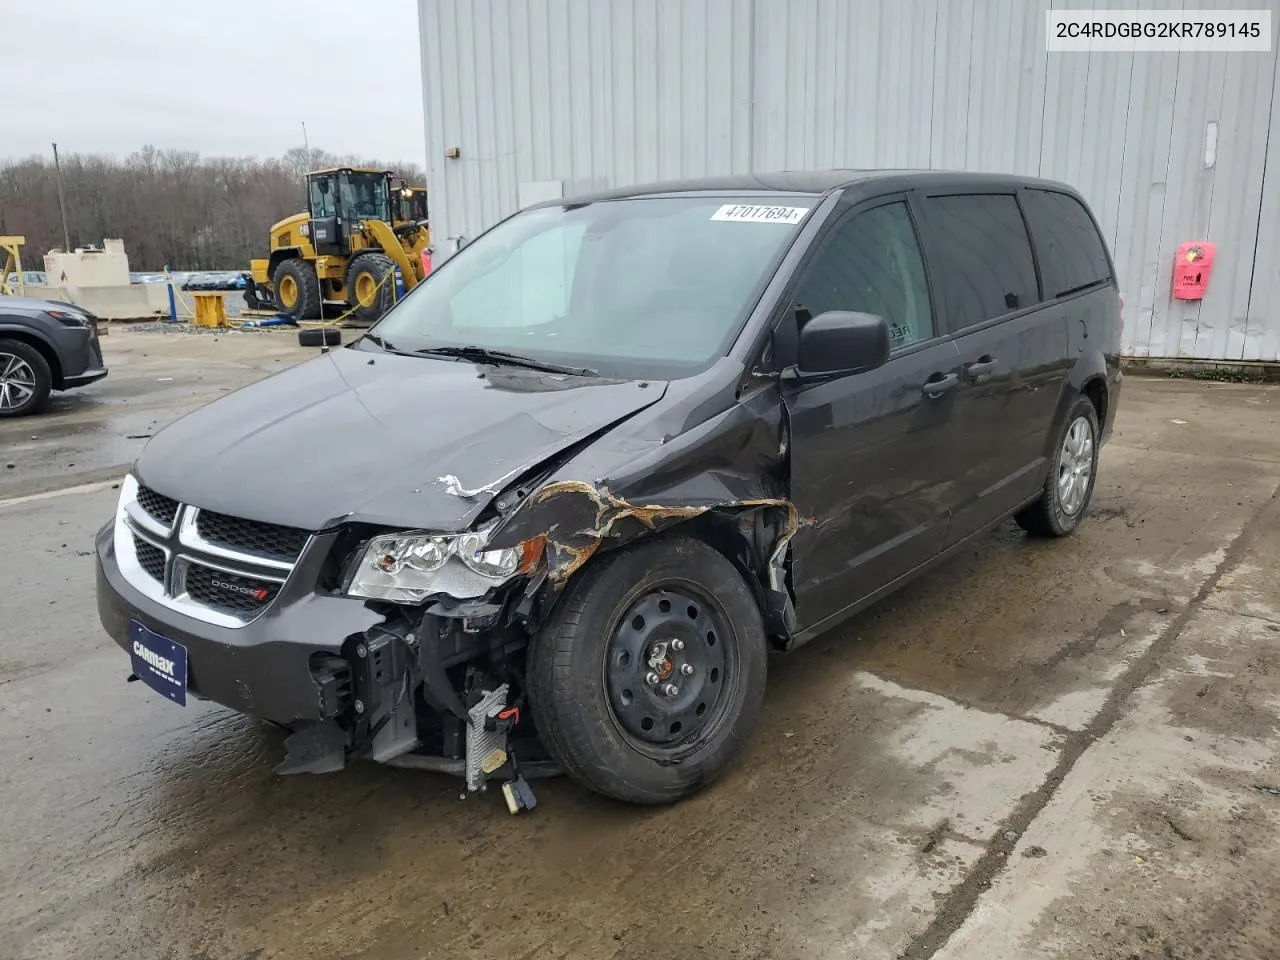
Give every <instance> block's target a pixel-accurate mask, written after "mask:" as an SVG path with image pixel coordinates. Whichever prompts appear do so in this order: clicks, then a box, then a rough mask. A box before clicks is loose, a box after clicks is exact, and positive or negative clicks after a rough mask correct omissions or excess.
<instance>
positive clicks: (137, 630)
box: [129, 620, 187, 707]
mask: <svg viewBox="0 0 1280 960" xmlns="http://www.w3.org/2000/svg"><path fill="white" fill-rule="evenodd" d="M129 657H130V659H132V660H133V672H134V675H135V676H137V677H139V678H141V679H142V680H143V681H144V682H145V683H146V685H147V686H149V687H150V688H151V689H152V690H155V691H156V692H157V693H159V694H161V695H162V696H164V697H167V698H168V699H170V700H172V701H173V702H174V703H176V704H177V705H178V706H180V707H185V706H186V705H187V648H186V647H184V646H183V645H182V644H180V643H174V642H173V641H172V640H169V639H167V638H166V637H162V636H160V634H158V633H153V632H152V631H150V630H148V629H147V628H146V627H144V626H143V625H142V624H140V623H138V622H137V621H136V620H130V621H129Z"/></svg>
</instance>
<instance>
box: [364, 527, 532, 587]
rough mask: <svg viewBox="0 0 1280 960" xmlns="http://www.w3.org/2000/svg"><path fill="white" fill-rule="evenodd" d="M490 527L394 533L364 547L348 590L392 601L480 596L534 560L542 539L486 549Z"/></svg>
mask: <svg viewBox="0 0 1280 960" xmlns="http://www.w3.org/2000/svg"><path fill="white" fill-rule="evenodd" d="M492 529H493V528H492V527H490V528H488V529H485V530H479V531H476V532H473V533H466V534H463V535H462V536H460V537H439V536H433V535H431V534H426V533H393V534H386V535H384V536H380V537H374V538H373V539H372V540H370V541H369V542H368V544H367V545H366V546H365V549H364V554H363V555H362V556H361V557H360V561H359V563H358V564H357V565H356V568H355V571H354V573H353V574H352V575H351V581H350V583H349V584H348V586H347V594H348V595H349V596H353V597H365V598H367V599H370V600H390V601H392V602H394V603H421V602H422V601H423V600H425V599H426V598H427V597H429V596H431V595H432V594H434V593H445V594H448V595H450V596H453V597H457V598H459V599H469V598H471V597H479V596H483V595H484V593H485V592H486V591H487V590H489V588H490V587H494V586H496V585H497V584H500V583H503V582H505V581H507V580H509V579H511V578H512V577H513V576H515V575H516V574H520V573H528V572H529V571H530V570H532V569H533V567H534V565H535V564H536V563H537V562H538V557H539V556H540V555H541V553H542V547H543V544H544V542H545V541H544V539H543V538H541V537H538V538H536V539H534V540H526V541H525V542H523V543H520V544H517V545H516V546H514V547H509V548H505V549H501V550H486V549H485V547H486V545H487V544H488V542H489V535H490V533H491V532H492Z"/></svg>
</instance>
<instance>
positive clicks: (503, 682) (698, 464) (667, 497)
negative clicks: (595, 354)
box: [279, 391, 804, 812]
mask: <svg viewBox="0 0 1280 960" xmlns="http://www.w3.org/2000/svg"><path fill="white" fill-rule="evenodd" d="M704 413H705V411H704ZM655 426H657V427H661V423H655ZM600 440H601V438H600V437H594V438H589V439H587V440H585V441H584V442H583V443H582V444H581V445H579V446H577V447H576V448H575V449H572V450H567V451H565V452H564V454H563V455H562V456H560V457H557V458H556V459H555V462H552V463H544V464H542V465H539V466H538V467H536V468H532V469H530V470H528V471H526V472H525V473H524V474H523V475H521V476H518V477H515V478H513V479H509V480H507V486H506V487H505V488H504V489H502V490H501V492H500V493H497V495H496V496H495V495H494V494H495V492H496V490H495V485H493V484H490V485H489V486H488V488H477V489H469V488H468V487H467V486H466V485H465V480H466V478H461V479H460V478H458V477H455V476H448V477H441V478H439V479H438V481H437V484H439V485H441V486H442V487H443V488H444V489H445V490H446V492H447V493H448V494H449V495H451V496H453V497H456V498H458V499H459V500H461V501H474V500H479V499H480V498H484V499H488V498H489V497H492V499H491V500H489V502H488V504H487V506H486V507H485V508H484V509H483V510H482V511H481V512H480V513H479V515H478V519H477V521H476V526H475V529H474V530H472V531H469V532H467V533H463V534H449V535H438V534H432V533H430V532H421V531H403V532H394V533H375V534H373V535H370V536H367V537H365V538H363V539H362V540H360V542H359V543H358V545H355V546H354V547H353V548H352V549H351V551H350V557H349V559H347V561H346V563H345V566H344V571H343V576H342V583H343V590H344V592H346V593H347V595H349V596H353V597H362V598H364V599H365V601H366V604H367V605H368V606H370V607H371V608H375V609H377V610H379V611H380V612H383V613H384V615H385V620H384V622H383V623H381V624H379V625H378V626H376V627H374V628H372V629H370V630H368V631H366V632H365V633H364V634H362V635H360V636H355V637H350V638H347V640H346V642H345V643H344V644H343V647H342V652H341V656H332V655H324V656H317V657H316V658H315V660H314V662H313V664H312V673H313V676H314V677H315V679H316V682H317V683H318V685H319V687H320V690H321V699H322V701H323V704H324V720H323V722H322V723H320V724H316V725H312V726H308V727H305V728H301V729H299V730H297V731H296V732H294V733H293V734H292V735H291V736H290V738H289V740H288V750H289V756H288V758H287V759H286V761H285V763H284V764H283V765H282V766H281V767H280V768H279V769H280V771H281V772H284V773H293V772H304V771H309V772H322V771H327V770H332V769H336V768H338V767H340V766H342V764H343V763H344V762H345V760H346V758H347V757H349V756H353V755H360V756H367V757H369V758H371V759H374V760H376V761H379V762H383V763H389V764H393V765H399V766H412V767H420V768H426V769H432V770H439V771H444V772H449V773H453V774H457V775H461V776H463V777H465V779H466V783H467V788H468V790H472V791H474V790H479V789H483V788H484V786H485V784H486V782H487V781H488V780H490V779H493V778H501V779H503V780H505V783H504V792H505V793H506V798H507V801H508V804H509V806H510V807H511V809H512V811H513V812H515V811H516V810H518V809H522V808H525V807H528V806H530V805H532V803H533V800H532V793H531V791H529V790H528V786H527V784H526V783H525V782H524V781H525V779H526V778H528V777H532V776H540V775H548V774H551V773H555V772H557V771H556V767H555V764H554V763H553V762H552V760H551V758H550V757H549V756H548V754H547V753H546V751H545V750H544V749H543V746H542V744H541V742H540V741H539V738H538V735H537V730H536V729H535V728H534V724H533V720H532V713H531V711H530V710H529V709H528V707H529V703H528V699H529V693H528V690H527V686H526V661H527V654H528V650H529V648H530V644H531V643H534V642H535V641H536V638H537V636H538V633H539V631H540V630H541V629H542V627H543V625H544V624H545V623H546V622H547V621H548V619H549V617H550V616H551V613H552V611H553V609H554V608H555V606H556V604H557V603H558V602H560V600H561V598H562V597H563V596H564V595H565V594H566V593H567V592H570V591H572V589H573V586H574V583H575V581H576V579H577V578H578V577H579V575H580V574H581V572H582V570H583V569H584V568H586V567H587V566H588V565H589V564H590V563H591V561H592V560H593V558H595V557H597V556H598V555H601V554H603V553H607V552H610V551H613V550H617V549H620V548H624V547H625V546H627V545H628V544H631V543H633V542H635V541H637V540H639V539H641V538H651V537H654V536H661V535H662V534H664V533H665V532H668V531H673V530H675V529H676V528H678V529H679V532H680V533H681V534H683V535H686V536H693V537H696V538H698V539H700V540H702V541H704V542H706V543H707V544H709V545H710V546H712V547H714V548H715V549H716V550H717V551H719V552H720V553H721V554H723V555H724V556H725V557H727V558H728V559H729V560H730V561H732V563H733V564H734V566H735V567H736V568H737V569H738V570H739V572H740V573H741V574H742V576H743V579H744V581H745V582H746V583H747V585H748V586H749V588H750V590H751V592H752V594H753V595H754V597H755V599H756V602H757V604H758V606H759V608H760V610H761V613H762V618H763V621H764V624H765V628H766V632H767V634H768V635H769V636H770V637H771V638H772V640H773V642H774V643H775V645H777V646H783V647H785V646H787V645H788V644H789V642H790V638H791V635H792V631H793V629H794V626H795V610H794V606H793V600H792V592H791V587H790V570H789V556H790V551H789V546H790V543H791V540H792V538H793V537H794V535H795V534H796V532H797V530H798V529H799V527H800V526H801V525H802V523H803V522H804V521H803V520H802V518H800V517H799V516H798V515H797V513H796V509H795V507H794V505H793V504H792V503H791V501H790V500H789V499H787V497H786V496H785V495H783V494H785V493H786V492H787V488H788V483H787V458H786V451H787V446H788V445H787V438H786V436H785V423H784V421H783V418H782V413H781V409H780V405H779V404H777V401H776V396H773V397H771V396H769V395H768V391H765V392H764V393H763V394H762V395H761V396H758V397H756V398H755V402H754V403H741V402H738V403H729V404H727V405H726V408H723V409H721V410H720V411H719V412H718V413H717V414H715V415H712V416H708V417H705V419H703V420H702V422H701V423H699V424H698V425H697V426H696V427H695V428H693V429H690V430H685V431H682V432H681V433H679V434H678V435H676V436H675V437H673V438H671V439H668V440H666V441H664V442H660V443H653V442H651V441H649V440H647V439H646V438H645V436H644V434H643V433H642V432H641V431H640V430H638V429H633V430H632V431H629V432H628V433H627V434H626V435H624V436H621V437H619V436H616V435H615V436H613V437H610V438H607V442H606V443H600V442H599V441H600ZM583 454H585V455H583ZM606 464H608V466H606ZM596 469H598V470H600V471H601V472H602V473H605V475H606V476H609V477H610V480H608V481H600V482H595V483H593V482H589V481H587V480H583V479H580V478H579V477H580V476H581V475H582V473H584V472H585V471H587V470H596ZM620 490H625V491H627V495H624V494H623V493H621V492H618V491H620Z"/></svg>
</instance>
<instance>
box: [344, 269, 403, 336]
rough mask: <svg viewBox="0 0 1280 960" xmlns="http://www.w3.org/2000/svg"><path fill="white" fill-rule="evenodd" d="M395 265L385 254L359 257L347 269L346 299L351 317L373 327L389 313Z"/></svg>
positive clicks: (392, 298)
mask: <svg viewBox="0 0 1280 960" xmlns="http://www.w3.org/2000/svg"><path fill="white" fill-rule="evenodd" d="M394 273H395V264H394V263H392V261H391V258H390V257H388V256H387V255H386V254H385V253H362V254H360V255H359V256H356V257H354V258H352V260H351V263H350V264H349V265H348V266H347V296H348V298H349V299H348V302H349V303H350V305H351V311H352V313H351V315H352V316H353V317H355V318H356V319H357V320H361V321H363V322H365V323H373V322H374V321H375V320H377V319H378V318H379V317H381V316H382V315H383V314H384V313H386V312H387V311H388V310H390V309H391V304H392V303H393V302H394V300H395V291H394V290H393V289H392V286H391V285H392V284H393V283H394V282H395V279H394V276H393V274H394Z"/></svg>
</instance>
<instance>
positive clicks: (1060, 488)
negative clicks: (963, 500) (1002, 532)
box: [1014, 397, 1099, 537]
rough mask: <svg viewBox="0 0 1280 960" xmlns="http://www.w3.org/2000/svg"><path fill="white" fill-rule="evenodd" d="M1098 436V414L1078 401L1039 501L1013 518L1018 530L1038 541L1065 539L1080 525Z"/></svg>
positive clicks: (1094, 467)
mask: <svg viewBox="0 0 1280 960" xmlns="http://www.w3.org/2000/svg"><path fill="white" fill-rule="evenodd" d="M1098 435H1099V430H1098V412H1097V411H1096V410H1094V408H1093V403H1092V402H1091V401H1090V400H1089V398H1088V397H1080V398H1079V399H1078V400H1077V401H1076V403H1075V406H1073V407H1072V408H1071V412H1070V413H1069V414H1067V419H1066V424H1065V426H1064V427H1063V429H1062V434H1061V436H1060V437H1059V438H1058V445H1057V448H1056V452H1055V453H1054V456H1053V460H1052V462H1051V463H1050V464H1049V475H1048V477H1046V478H1045V482H1044V489H1043V490H1042V491H1041V493H1040V498H1039V499H1038V500H1036V502H1035V503H1033V504H1031V506H1029V507H1027V508H1026V509H1025V510H1023V511H1022V512H1021V513H1019V514H1018V515H1017V516H1016V517H1014V519H1015V520H1017V522H1018V526H1020V527H1022V529H1023V530H1026V531H1027V532H1028V533H1031V534H1034V535H1035V536H1039V537H1065V536H1066V535H1067V534H1069V533H1072V532H1073V531H1074V530H1075V528H1076V527H1078V526H1079V525H1080V520H1081V518H1083V517H1084V512H1085V510H1086V509H1087V508H1088V506H1089V500H1090V499H1091V498H1092V497H1093V484H1094V480H1095V479H1096V477H1097V474H1098Z"/></svg>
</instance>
